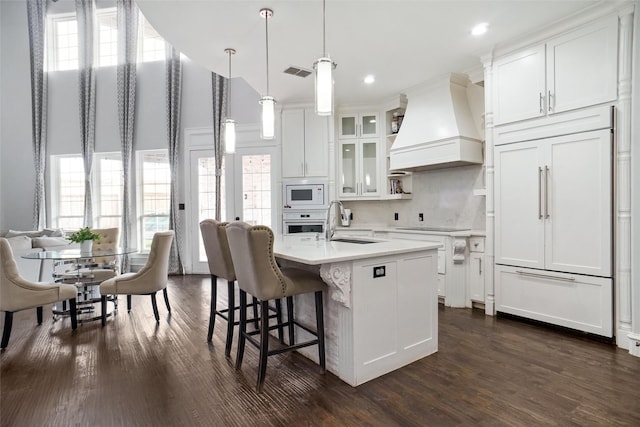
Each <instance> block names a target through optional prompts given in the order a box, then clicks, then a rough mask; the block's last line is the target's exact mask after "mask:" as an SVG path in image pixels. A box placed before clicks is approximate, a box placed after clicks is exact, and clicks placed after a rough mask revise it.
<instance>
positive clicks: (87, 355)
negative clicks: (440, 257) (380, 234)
mask: <svg viewBox="0 0 640 427" xmlns="http://www.w3.org/2000/svg"><path fill="white" fill-rule="evenodd" d="M225 289H226V288H225V286H224V285H223V284H222V283H220V286H219V290H220V291H219V294H224V293H225V291H224V290H225ZM169 296H170V299H171V304H172V308H173V314H172V315H171V316H168V315H167V312H166V308H165V307H164V304H163V303H162V300H161V299H160V302H159V304H158V306H159V309H160V316H161V322H160V324H159V325H158V326H156V323H155V321H154V319H153V313H152V310H151V303H150V299H149V297H134V298H133V310H132V311H131V313H130V314H127V312H126V308H125V305H126V304H125V299H124V297H120V312H119V313H118V314H117V315H116V316H115V317H113V318H109V320H108V322H107V326H106V327H104V328H102V327H101V326H100V322H99V321H98V322H92V323H84V324H81V325H79V327H78V330H77V331H76V332H75V333H72V332H71V328H70V321H69V319H64V320H62V321H57V322H55V323H54V322H52V319H51V316H50V315H47V316H45V322H44V323H43V324H42V326H37V325H36V313H35V309H33V310H27V311H23V312H19V313H17V314H16V315H15V317H14V326H13V327H14V331H13V333H12V337H11V341H10V342H9V347H8V348H7V349H6V350H5V351H4V352H3V353H2V354H1V355H0V363H1V372H0V375H1V376H0V387H1V396H0V397H1V400H0V420H1V424H2V425H3V426H70V425H77V426H236V425H237V426H305V425H307V426H319V425H325V426H333V425H340V426H431V425H433V426H451V425H472V426H499V425H511V426H530V425H532V426H537V425H557V426H568V425H575V426H587V425H593V426H609V425H629V426H640V359H638V358H635V357H632V356H631V355H629V354H628V352H627V351H625V350H621V349H618V348H616V347H614V346H613V345H611V344H607V343H602V342H597V341H594V340H589V339H586V338H583V337H577V336H572V335H569V334H566V333H564V332H561V331H555V330H550V329H546V328H542V327H539V326H534V325H529V324H526V323H523V322H518V321H514V320H512V319H505V318H494V317H485V316H484V314H483V313H481V312H479V311H477V310H475V311H473V310H468V309H450V308H443V307H441V308H440V313H439V315H440V329H439V332H440V344H439V348H440V350H439V351H438V353H436V354H435V355H433V356H430V357H427V358H424V359H422V360H420V361H418V362H415V363H413V364H411V365H409V366H407V367H405V368H402V369H400V370H397V371H395V372H392V373H391V374H388V375H385V376H383V377H381V378H378V379H375V380H373V381H370V382H368V383H366V384H363V385H361V386H359V387H357V388H353V387H351V386H349V385H347V384H345V383H343V382H342V381H341V380H339V379H338V378H337V377H336V376H334V375H332V374H330V373H328V372H327V374H325V375H321V374H319V371H318V367H317V365H315V364H313V363H312V362H310V361H308V360H307V359H305V358H304V357H302V356H300V355H298V354H285V355H280V356H276V357H272V358H270V359H269V366H268V368H267V377H266V381H265V387H264V392H263V393H262V394H261V395H257V394H255V392H254V385H255V380H256V366H257V357H256V356H257V352H256V351H255V349H253V348H252V347H251V346H248V347H247V350H246V352H245V360H244V364H243V367H242V370H241V371H236V370H235V369H234V366H233V361H232V360H228V359H226V358H225V357H224V337H225V332H226V331H225V327H226V324H225V322H224V321H219V322H217V323H216V328H215V335H214V342H213V346H208V345H207V343H206V336H207V322H208V314H209V308H208V305H209V303H208V301H209V278H208V276H186V277H185V278H182V277H172V279H171V283H170V287H169ZM45 313H50V307H45ZM381 315H384V313H381ZM2 318H3V319H4V313H3V316H2ZM0 323H1V322H0ZM234 347H235V343H234ZM232 356H234V357H235V348H234V350H233V352H232Z"/></svg>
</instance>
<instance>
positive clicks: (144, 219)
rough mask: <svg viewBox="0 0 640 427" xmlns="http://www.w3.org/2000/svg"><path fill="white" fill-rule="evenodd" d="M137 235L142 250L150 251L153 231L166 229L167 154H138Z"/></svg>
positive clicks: (167, 209)
mask: <svg viewBox="0 0 640 427" xmlns="http://www.w3.org/2000/svg"><path fill="white" fill-rule="evenodd" d="M139 159H140V163H139V164H140V169H141V170H140V177H141V182H140V183H139V188H140V200H141V204H142V206H141V210H142V212H141V216H140V230H141V232H140V236H141V246H142V249H143V250H149V249H150V248H151V240H152V239H153V234H154V233H155V232H156V231H166V230H168V229H169V208H170V196H171V193H170V192H171V188H170V182H171V170H170V168H169V156H168V154H167V151H166V150H165V151H162V152H159V151H153V152H140V153H139Z"/></svg>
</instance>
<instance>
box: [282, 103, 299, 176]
mask: <svg viewBox="0 0 640 427" xmlns="http://www.w3.org/2000/svg"><path fill="white" fill-rule="evenodd" d="M304 135H305V131H304V110H303V109H302V108H299V109H293V110H283V111H282V177H283V178H291V177H300V176H304Z"/></svg>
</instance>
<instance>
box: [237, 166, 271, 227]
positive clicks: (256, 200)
mask: <svg viewBox="0 0 640 427" xmlns="http://www.w3.org/2000/svg"><path fill="white" fill-rule="evenodd" d="M242 220H243V221H245V222H247V223H249V224H251V225H266V226H269V227H272V224H271V155H269V154H257V155H245V156H242Z"/></svg>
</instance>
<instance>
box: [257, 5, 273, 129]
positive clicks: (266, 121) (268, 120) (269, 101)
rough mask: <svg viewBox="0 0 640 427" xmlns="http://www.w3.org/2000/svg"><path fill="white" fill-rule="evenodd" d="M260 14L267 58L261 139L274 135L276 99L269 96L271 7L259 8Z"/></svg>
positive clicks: (262, 102)
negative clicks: (262, 19)
mask: <svg viewBox="0 0 640 427" xmlns="http://www.w3.org/2000/svg"><path fill="white" fill-rule="evenodd" d="M260 16H262V17H263V18H264V32H265V41H266V46H267V49H266V52H267V54H266V58H267V94H266V95H264V96H263V97H262V98H260V105H262V129H261V137H262V139H273V138H275V136H276V129H275V127H276V115H275V105H276V100H275V99H274V98H273V96H269V23H268V22H269V18H270V17H272V16H273V11H272V10H271V9H260Z"/></svg>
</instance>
